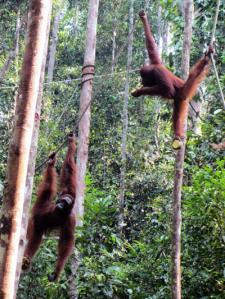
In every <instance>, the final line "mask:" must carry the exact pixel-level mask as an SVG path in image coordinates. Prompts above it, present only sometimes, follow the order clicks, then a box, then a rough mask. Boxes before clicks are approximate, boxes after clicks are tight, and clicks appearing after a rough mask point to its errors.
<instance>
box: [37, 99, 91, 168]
mask: <svg viewBox="0 0 225 299" xmlns="http://www.w3.org/2000/svg"><path fill="white" fill-rule="evenodd" d="M91 102H92V99H91V100H90V101H89V102H88V104H87V105H86V107H85V109H84V110H83V112H82V113H81V115H80V116H79V117H78V119H77V122H76V124H75V127H74V129H73V131H72V132H70V133H68V134H67V135H66V136H65V138H64V141H63V142H62V143H61V144H60V146H58V148H57V149H56V150H55V151H54V153H55V154H57V153H58V152H59V151H60V150H61V149H62V148H63V147H64V145H65V144H66V142H67V138H68V137H69V135H71V133H73V134H75V132H76V129H77V128H78V126H79V123H80V121H81V119H82V118H83V116H84V114H85V112H86V111H87V109H88V108H89V107H90V105H91ZM48 160H49V156H48V158H46V159H45V160H44V161H43V162H42V163H41V164H39V165H38V166H37V167H36V168H35V172H36V171H38V170H39V169H41V168H42V166H44V165H45V163H47V162H48Z"/></svg>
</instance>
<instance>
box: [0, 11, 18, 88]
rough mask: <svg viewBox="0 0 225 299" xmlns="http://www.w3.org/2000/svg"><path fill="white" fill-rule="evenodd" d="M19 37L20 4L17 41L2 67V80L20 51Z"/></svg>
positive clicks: (0, 73)
mask: <svg viewBox="0 0 225 299" xmlns="http://www.w3.org/2000/svg"><path fill="white" fill-rule="evenodd" d="M19 38H20V6H18V10H17V18H16V33H15V43H14V49H13V50H12V51H11V52H10V53H9V55H8V58H7V59H6V61H5V63H4V65H3V67H2V69H1V70H0V82H1V81H2V80H3V79H4V77H5V75H6V74H7V73H8V71H9V68H10V66H11V64H12V63H13V61H14V59H15V58H16V56H17V55H18V53H19Z"/></svg>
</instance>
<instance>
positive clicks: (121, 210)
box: [118, 0, 134, 234]
mask: <svg viewBox="0 0 225 299" xmlns="http://www.w3.org/2000/svg"><path fill="white" fill-rule="evenodd" d="M129 19H130V24H129V41H128V53H127V73H126V82H125V90H124V103H123V116H122V121H123V130H122V146H121V170H120V196H119V223H118V227H119V232H120V234H122V231H123V226H124V194H125V172H126V147H127V129H128V99H129V79H130V70H131V63H132V47H133V27H134V12H133V0H130V12H129Z"/></svg>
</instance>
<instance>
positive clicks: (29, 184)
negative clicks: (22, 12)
mask: <svg viewBox="0 0 225 299" xmlns="http://www.w3.org/2000/svg"><path fill="white" fill-rule="evenodd" d="M50 22H51V7H50V9H49V17H48V27H47V30H46V38H45V51H44V56H43V61H42V67H41V76H40V84H39V93H38V98H37V104H36V110H35V119H34V127H33V134H32V140H31V147H30V154H29V162H28V169H27V179H26V194H25V198H24V204H23V215H22V225H21V231H20V242H19V252H18V259H17V269H16V281H15V290H17V288H18V283H19V279H20V272H21V263H22V257H23V253H24V249H25V245H26V233H27V224H28V218H29V217H28V216H29V205H30V201H31V198H32V189H33V179H34V173H35V162H36V155H37V146H38V135H39V127H40V115H41V105H42V95H43V82H44V77H45V66H46V60H47V53H48V41H49V31H50ZM15 294H16V292H15Z"/></svg>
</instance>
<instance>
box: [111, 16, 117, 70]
mask: <svg viewBox="0 0 225 299" xmlns="http://www.w3.org/2000/svg"><path fill="white" fill-rule="evenodd" d="M115 52H116V19H115V20H113V36H112V66H111V72H112V73H113V72H114V68H115Z"/></svg>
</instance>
